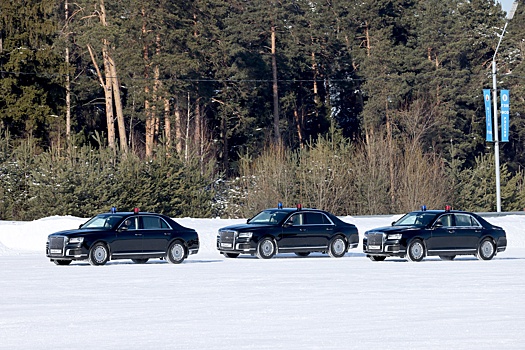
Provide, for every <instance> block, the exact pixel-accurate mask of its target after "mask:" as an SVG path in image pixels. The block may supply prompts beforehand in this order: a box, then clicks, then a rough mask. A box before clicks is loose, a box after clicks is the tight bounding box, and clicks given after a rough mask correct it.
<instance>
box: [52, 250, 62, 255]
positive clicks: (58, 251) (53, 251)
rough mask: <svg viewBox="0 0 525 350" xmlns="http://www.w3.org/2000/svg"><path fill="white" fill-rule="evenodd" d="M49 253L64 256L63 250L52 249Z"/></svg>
mask: <svg viewBox="0 0 525 350" xmlns="http://www.w3.org/2000/svg"><path fill="white" fill-rule="evenodd" d="M49 251H50V252H51V254H62V249H51V250H49Z"/></svg>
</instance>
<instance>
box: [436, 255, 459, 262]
mask: <svg viewBox="0 0 525 350" xmlns="http://www.w3.org/2000/svg"><path fill="white" fill-rule="evenodd" d="M455 257H456V256H455V255H440V256H439V258H440V259H441V260H446V261H452V260H454V258H455Z"/></svg>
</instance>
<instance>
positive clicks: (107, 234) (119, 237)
mask: <svg viewBox="0 0 525 350" xmlns="http://www.w3.org/2000/svg"><path fill="white" fill-rule="evenodd" d="M198 251H199V236H198V235H197V232H195V230H193V229H190V228H186V227H183V226H181V225H179V224H178V223H176V222H175V221H173V220H172V219H170V218H169V217H167V216H164V215H160V214H153V213H146V212H144V213H140V212H139V211H138V210H134V211H133V212H116V211H114V210H113V211H112V212H109V213H104V214H99V215H97V216H95V217H93V218H92V219H90V220H89V221H87V222H86V223H85V224H83V225H80V227H79V228H78V229H76V230H69V231H61V232H57V233H53V234H51V235H49V236H48V238H47V244H46V256H47V257H48V258H50V259H51V261H53V262H54V263H55V264H57V265H69V264H70V263H71V262H72V261H73V260H88V261H89V263H90V264H91V265H104V264H105V263H106V262H108V261H109V260H115V259H131V260H132V261H133V262H135V263H138V264H144V263H146V262H147V261H148V260H149V259H153V258H160V259H166V260H167V261H168V262H170V263H172V264H179V263H181V262H182V261H183V260H184V259H185V258H186V257H187V256H188V255H190V254H196V253H197V252H198Z"/></svg>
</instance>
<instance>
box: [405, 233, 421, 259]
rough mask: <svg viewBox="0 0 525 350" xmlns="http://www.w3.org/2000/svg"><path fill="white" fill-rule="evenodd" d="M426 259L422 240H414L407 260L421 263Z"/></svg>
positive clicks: (409, 246) (410, 245) (408, 250)
mask: <svg viewBox="0 0 525 350" xmlns="http://www.w3.org/2000/svg"><path fill="white" fill-rule="evenodd" d="M424 257H425V246H424V245H423V242H421V240H420V239H414V240H413V241H412V242H410V244H409V245H408V249H407V258H408V260H410V261H416V262H418V261H421V260H423V258H424Z"/></svg>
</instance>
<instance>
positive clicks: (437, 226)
mask: <svg viewBox="0 0 525 350" xmlns="http://www.w3.org/2000/svg"><path fill="white" fill-rule="evenodd" d="M506 247H507V237H506V234H505V231H504V230H503V229H502V228H501V227H498V226H494V225H492V224H490V223H488V222H487V221H486V220H485V219H483V218H482V217H480V216H479V215H477V214H474V213H469V212H464V211H455V210H454V211H453V210H428V211H427V210H421V211H414V212H411V213H408V214H406V215H404V216H403V217H402V218H400V219H399V220H397V221H396V222H393V223H392V226H389V227H381V228H376V229H373V230H370V231H367V232H365V235H364V238H363V252H364V253H365V254H366V255H367V256H368V257H369V258H370V259H371V260H373V261H383V260H385V258H386V257H389V256H396V257H401V258H404V257H406V258H407V259H408V260H410V261H421V260H423V258H424V257H425V256H431V255H434V256H439V257H440V258H441V259H442V260H453V259H454V258H455V257H456V256H457V255H474V256H476V257H477V258H478V259H480V260H491V259H492V258H493V257H494V256H495V255H496V254H497V253H499V252H503V251H505V249H506Z"/></svg>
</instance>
